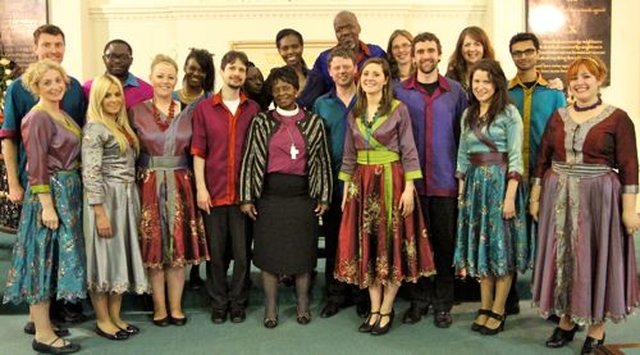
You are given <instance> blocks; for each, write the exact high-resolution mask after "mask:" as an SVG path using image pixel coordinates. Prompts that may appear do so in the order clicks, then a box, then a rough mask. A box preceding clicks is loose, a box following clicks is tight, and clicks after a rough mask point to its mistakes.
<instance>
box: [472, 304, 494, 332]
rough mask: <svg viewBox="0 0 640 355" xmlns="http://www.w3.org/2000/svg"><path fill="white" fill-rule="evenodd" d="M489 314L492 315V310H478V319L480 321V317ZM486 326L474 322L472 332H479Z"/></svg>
mask: <svg viewBox="0 0 640 355" xmlns="http://www.w3.org/2000/svg"><path fill="white" fill-rule="evenodd" d="M489 314H491V310H490V309H482V308H480V309H478V313H477V314H476V319H478V317H480V316H488V315H489ZM483 326H484V324H478V323H476V321H475V320H474V321H473V323H471V330H473V331H474V332H479V331H480V329H482V327H483Z"/></svg>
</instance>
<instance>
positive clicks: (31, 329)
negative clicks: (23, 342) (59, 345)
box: [22, 322, 71, 338]
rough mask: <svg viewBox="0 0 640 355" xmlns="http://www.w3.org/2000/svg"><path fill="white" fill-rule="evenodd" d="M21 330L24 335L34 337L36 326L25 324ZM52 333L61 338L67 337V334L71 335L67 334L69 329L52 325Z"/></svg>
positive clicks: (32, 323)
mask: <svg viewBox="0 0 640 355" xmlns="http://www.w3.org/2000/svg"><path fill="white" fill-rule="evenodd" d="M22 330H23V331H24V332H25V334H29V335H36V324H35V323H34V322H27V323H26V324H25V325H24V328H22ZM53 333H54V334H55V335H57V336H59V337H61V338H62V337H66V336H69V334H71V333H69V329H66V328H62V327H60V326H57V325H54V328H53Z"/></svg>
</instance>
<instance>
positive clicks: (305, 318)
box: [296, 311, 311, 325]
mask: <svg viewBox="0 0 640 355" xmlns="http://www.w3.org/2000/svg"><path fill="white" fill-rule="evenodd" d="M296 321H297V322H298V324H301V325H306V324H309V323H310V322H311V313H309V311H306V312H300V311H298V316H297V317H296Z"/></svg>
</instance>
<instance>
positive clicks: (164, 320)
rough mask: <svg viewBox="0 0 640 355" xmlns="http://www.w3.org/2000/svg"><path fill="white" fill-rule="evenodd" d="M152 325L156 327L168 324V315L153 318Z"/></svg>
mask: <svg viewBox="0 0 640 355" xmlns="http://www.w3.org/2000/svg"><path fill="white" fill-rule="evenodd" d="M153 325H155V326H158V327H166V326H168V325H169V317H164V318H162V319H154V320H153Z"/></svg>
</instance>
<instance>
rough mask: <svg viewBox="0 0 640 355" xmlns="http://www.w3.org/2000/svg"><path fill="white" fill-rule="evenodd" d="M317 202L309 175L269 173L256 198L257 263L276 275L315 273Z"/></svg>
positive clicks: (254, 260)
mask: <svg viewBox="0 0 640 355" xmlns="http://www.w3.org/2000/svg"><path fill="white" fill-rule="evenodd" d="M316 205H317V203H316V201H315V200H314V199H312V198H311V197H309V188H308V178H307V176H298V175H289V174H280V173H273V174H268V175H267V176H266V177H265V182H264V187H263V191H262V196H261V197H260V198H259V199H258V200H257V201H256V209H257V210H258V219H257V220H256V222H255V224H254V229H253V233H254V246H253V251H254V255H253V263H254V264H255V265H256V266H257V267H258V268H260V269H262V270H265V271H268V272H271V273H274V274H289V275H296V274H302V273H306V272H311V271H312V270H313V269H314V268H315V266H316V261H317V257H318V255H317V251H318V217H316V215H315V213H314V212H313V210H314V209H315V208H316Z"/></svg>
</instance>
